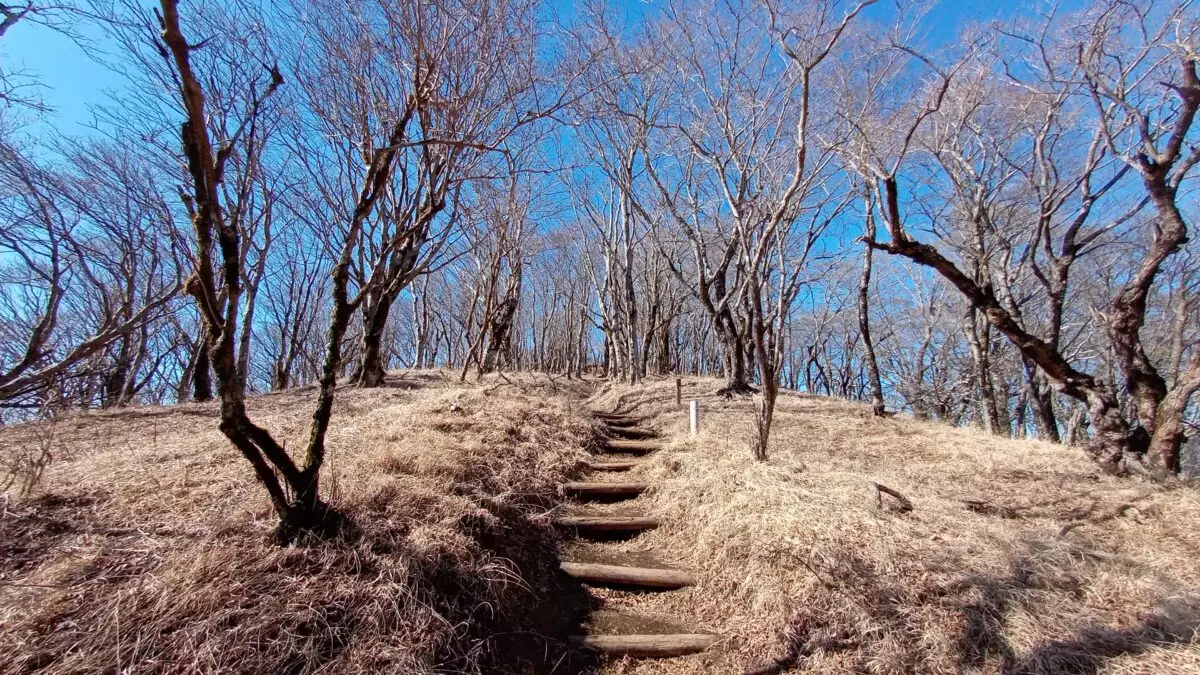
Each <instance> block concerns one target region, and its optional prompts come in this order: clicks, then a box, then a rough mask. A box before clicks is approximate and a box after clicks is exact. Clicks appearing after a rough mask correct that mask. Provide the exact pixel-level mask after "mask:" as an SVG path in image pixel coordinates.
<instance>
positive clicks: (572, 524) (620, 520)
mask: <svg viewBox="0 0 1200 675" xmlns="http://www.w3.org/2000/svg"><path fill="white" fill-rule="evenodd" d="M554 522H555V523H556V524H558V525H559V526H560V527H569V528H573V529H575V530H578V531H579V532H580V533H611V534H620V533H637V532H644V531H646V530H653V529H654V528H656V527H658V518H651V517H649V516H560V517H559V518H558V519H556V520H555V521H554Z"/></svg>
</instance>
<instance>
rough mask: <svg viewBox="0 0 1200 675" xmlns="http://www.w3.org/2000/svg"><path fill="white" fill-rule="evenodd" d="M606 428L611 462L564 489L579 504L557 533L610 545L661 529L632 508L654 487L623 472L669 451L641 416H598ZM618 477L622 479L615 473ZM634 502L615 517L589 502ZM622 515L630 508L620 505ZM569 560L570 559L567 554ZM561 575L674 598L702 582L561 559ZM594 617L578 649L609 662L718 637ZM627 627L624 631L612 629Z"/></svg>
mask: <svg viewBox="0 0 1200 675" xmlns="http://www.w3.org/2000/svg"><path fill="white" fill-rule="evenodd" d="M595 415H596V417H597V418H599V419H600V420H601V421H602V422H603V423H604V427H605V432H606V433H605V435H606V436H607V437H608V440H607V441H606V442H605V445H604V447H603V450H602V451H603V452H604V454H605V457H603V458H598V459H597V460H596V461H592V462H589V464H588V468H589V469H590V470H591V471H593V472H595V474H596V475H595V477H593V478H592V479H590V480H587V481H579V482H571V483H565V484H564V485H563V486H562V489H563V492H564V494H566V495H567V496H569V497H572V498H574V499H575V500H577V501H578V502H581V505H580V507H579V508H578V509H576V510H574V511H572V512H571V513H569V514H566V515H563V516H560V517H559V518H557V519H556V521H555V522H556V523H557V525H558V526H559V527H561V528H563V529H566V530H569V531H571V532H573V533H574V534H576V535H578V536H579V537H580V538H585V539H592V540H598V541H603V540H610V539H613V538H626V539H627V538H630V537H636V536H637V535H638V534H640V533H642V532H645V531H647V530H651V529H654V528H656V527H658V525H659V521H658V519H657V518H653V517H650V516H646V515H644V513H642V512H641V511H640V510H638V509H637V508H636V504H635V503H632V501H633V500H636V499H637V498H638V497H639V496H641V495H642V494H644V493H646V492H647V491H648V490H650V489H651V486H650V485H648V484H646V483H643V482H639V481H636V480H626V479H623V477H622V476H621V475H620V473H619V472H626V471H632V470H634V469H636V468H637V466H638V464H640V463H641V461H642V460H641V459H640V458H641V457H644V456H645V455H649V454H651V453H653V452H657V451H659V450H661V449H662V448H663V447H665V444H664V443H662V442H660V441H655V440H651V439H654V438H657V437H658V433H657V432H655V431H654V430H653V429H649V428H646V427H642V426H638V425H639V424H642V423H644V421H645V420H644V419H643V418H638V417H633V416H630V415H625V414H618V413H595ZM614 474H616V475H614ZM627 501H628V502H631V503H630V504H629V506H628V509H627V510H621V511H619V512H613V511H612V510H611V509H609V510H605V511H603V512H601V511H593V510H589V506H588V504H586V503H583V502H588V503H591V502H610V503H611V502H622V503H623V502H627ZM618 508H621V509H625V506H624V505H623V504H622V506H621V507H618ZM567 557H570V555H568V556H567ZM560 569H561V570H562V572H563V574H565V575H567V576H569V577H571V578H572V579H575V580H577V581H579V582H581V583H583V584H585V585H587V586H596V587H605V588H615V589H622V590H635V591H643V592H669V591H673V590H676V589H680V588H684V587H687V586H692V585H695V584H696V578H695V577H694V576H693V575H692V574H691V573H689V572H686V571H684V570H677V569H671V568H668V567H659V566H643V565H630V564H612V563H611V562H604V561H596V560H582V559H579V560H563V561H562V562H561V563H560ZM599 614H603V615H605V616H603V617H602V616H599V615H598V613H593V615H592V617H590V618H589V619H588V621H587V626H586V628H585V630H584V631H583V633H582V634H580V635H576V636H574V637H572V639H571V641H572V642H573V643H574V644H575V645H577V646H578V647H580V648H582V649H586V650H590V651H593V652H598V653H600V654H604V655H609V656H616V657H620V656H630V657H636V658H669V657H676V656H685V655H688V654H696V653H698V652H702V651H704V650H706V649H708V648H709V647H710V646H712V645H713V643H715V642H716V641H717V639H718V638H717V636H715V635H709V634H706V633H702V632H685V631H684V630H679V629H678V628H677V627H675V626H673V625H672V624H668V623H665V622H658V623H655V622H647V621H644V620H641V618H640V617H632V616H621V615H615V614H614V613H612V612H602V613H599ZM610 626H621V627H622V628H609V627H610Z"/></svg>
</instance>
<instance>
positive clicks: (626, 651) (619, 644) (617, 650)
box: [572, 633, 717, 658]
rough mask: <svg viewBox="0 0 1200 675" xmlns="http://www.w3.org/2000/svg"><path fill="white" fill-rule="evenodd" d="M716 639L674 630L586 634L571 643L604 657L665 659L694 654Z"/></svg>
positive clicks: (706, 647) (710, 644) (712, 636)
mask: <svg viewBox="0 0 1200 675" xmlns="http://www.w3.org/2000/svg"><path fill="white" fill-rule="evenodd" d="M716 641H717V636H716V635H705V634H703V633H677V634H664V635H586V636H578V637H574V638H572V642H574V643H575V644H577V645H579V646H580V647H583V648H584V649H590V650H592V651H595V652H600V653H601V654H606V655H608V656H633V657H639V658H668V657H672V656H685V655H687V654H697V653H699V652H702V651H704V650H705V649H708V648H709V647H711V646H712V645H713V643H714V642H716Z"/></svg>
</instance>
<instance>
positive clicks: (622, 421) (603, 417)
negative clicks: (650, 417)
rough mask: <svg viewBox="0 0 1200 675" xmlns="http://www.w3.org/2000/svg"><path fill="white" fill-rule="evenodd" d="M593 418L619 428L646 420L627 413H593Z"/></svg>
mask: <svg viewBox="0 0 1200 675" xmlns="http://www.w3.org/2000/svg"><path fill="white" fill-rule="evenodd" d="M593 416H595V417H596V418H598V419H599V420H600V421H601V422H604V423H606V424H612V425H618V426H631V425H634V424H638V423H639V422H642V421H644V420H645V418H643V417H638V416H636V415H629V414H625V413H620V414H618V413H593Z"/></svg>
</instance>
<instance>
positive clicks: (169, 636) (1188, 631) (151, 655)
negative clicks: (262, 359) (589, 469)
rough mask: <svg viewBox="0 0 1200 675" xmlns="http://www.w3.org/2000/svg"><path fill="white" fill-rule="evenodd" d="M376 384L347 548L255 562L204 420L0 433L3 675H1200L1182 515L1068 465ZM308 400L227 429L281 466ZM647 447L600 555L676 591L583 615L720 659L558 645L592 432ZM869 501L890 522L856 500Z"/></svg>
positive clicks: (263, 404)
mask: <svg viewBox="0 0 1200 675" xmlns="http://www.w3.org/2000/svg"><path fill="white" fill-rule="evenodd" d="M456 379H457V378H455V377H454V376H453V375H452V374H449V373H442V372H439V371H418V372H410V373H404V374H392V375H391V376H389V380H388V385H389V386H387V387H385V388H382V389H376V390H361V389H349V388H348V389H345V390H343V391H341V392H339V398H338V403H337V409H336V411H335V418H334V420H335V424H334V426H333V433H332V434H331V438H330V464H329V466H328V472H329V473H328V474H327V475H328V477H329V480H327V483H326V484H327V486H328V498H329V499H330V501H331V502H332V503H333V504H334V505H335V506H336V507H338V508H339V509H341V510H343V511H344V512H345V513H347V514H348V515H350V517H351V520H352V522H353V523H354V526H355V528H354V531H353V532H352V534H351V535H350V537H349V538H348V539H347V540H345V541H338V542H331V543H325V544H313V545H306V546H297V547H292V548H279V547H276V546H274V545H273V544H271V543H270V533H271V529H272V527H273V525H274V522H273V519H272V516H271V511H270V505H269V503H268V501H267V500H266V498H265V496H264V494H263V493H262V491H261V489H259V488H258V486H256V485H255V484H254V483H253V480H252V477H251V474H250V472H249V470H248V469H247V468H246V466H245V464H244V462H242V461H241V460H240V459H239V458H238V457H237V456H236V455H235V454H234V452H233V451H232V449H231V448H230V447H229V446H228V445H227V443H226V442H225V441H224V439H223V438H222V437H221V435H220V434H219V432H218V431H217V430H216V425H215V408H214V407H213V406H211V405H205V404H189V405H181V406H174V407H146V408H130V409H126V410H120V411H114V412H102V413H87V414H75V415H70V416H67V417H65V418H63V419H61V420H60V421H58V422H57V423H55V424H54V425H53V426H52V427H47V426H45V425H41V426H36V425H25V426H17V427H12V428H7V429H2V430H0V450H2V451H3V453H4V455H5V457H6V459H7V458H8V457H11V456H12V455H13V453H15V452H17V451H19V450H20V449H21V448H26V447H30V446H31V444H36V443H38V442H39V439H40V438H45V437H47V434H52V436H51V439H52V441H51V442H52V447H53V451H54V455H55V457H54V461H53V463H52V464H51V465H50V466H49V468H48V470H47V471H46V474H45V476H44V477H43V479H42V482H41V483H40V485H39V486H38V488H37V489H36V490H35V491H34V492H33V493H32V494H31V495H29V496H27V497H21V496H18V495H17V494H16V493H15V491H13V490H10V492H9V493H8V494H6V495H5V502H4V504H5V506H4V511H3V514H2V518H0V622H2V626H3V636H2V637H0V664H3V665H0V670H2V671H3V672H14V673H17V672H47V673H73V672H80V673H82V672H100V671H105V670H111V671H123V670H127V671H128V672H138V673H141V672H179V671H200V672H235V671H236V672H296V673H302V672H303V673H308V672H337V673H342V672H380V671H382V672H560V673H570V672H593V671H601V672H605V673H740V672H747V671H751V672H761V673H768V672H793V671H794V672H810V671H811V672H827V673H841V672H874V673H903V672H938V673H943V672H944V673H954V672H969V673H973V672H980V673H986V672H1010V673H1193V672H1200V641H1198V639H1197V632H1196V631H1197V626H1198V625H1200V591H1197V589H1200V565H1197V564H1196V562H1195V561H1196V559H1197V556H1198V554H1200V532H1198V531H1197V530H1196V527H1195V523H1197V522H1200V494H1198V493H1197V492H1196V491H1195V490H1193V489H1190V488H1185V487H1158V486H1152V485H1149V484H1145V483H1142V482H1140V481H1136V480H1130V479H1117V478H1112V477H1108V476H1105V475H1102V474H1101V473H1100V472H1098V471H1097V470H1096V469H1095V468H1094V466H1093V465H1092V464H1090V463H1089V462H1088V461H1087V460H1086V459H1084V457H1083V455H1082V453H1080V452H1078V451H1076V450H1072V449H1069V448H1063V447H1060V446H1054V445H1048V444H1043V443H1037V442H1030V441H1014V440H1005V439H998V438H994V437H990V436H986V435H983V434H981V433H979V432H976V431H972V430H965V429H956V428H952V427H948V426H943V425H940V424H936V423H929V422H919V421H914V420H911V419H906V418H900V417H897V418H891V419H875V418H872V417H870V414H869V413H870V408H869V407H868V406H864V405H860V404H854V403H847V402H843V401H840V400H834V399H825V398H818V397H812V396H805V395H799V394H794V393H784V394H783V395H781V398H780V401H779V410H778V414H777V422H776V427H775V431H774V437H773V438H774V440H773V450H772V455H771V458H770V460H769V461H767V462H765V463H757V462H754V461H753V460H752V459H751V457H750V451H749V446H748V444H749V439H750V438H751V435H752V417H751V410H752V407H751V406H752V402H751V401H750V400H749V399H739V400H735V401H732V402H726V401H723V400H721V399H718V398H717V397H716V396H715V395H714V393H715V391H716V390H717V389H718V388H719V387H720V386H721V382H719V381H718V380H715V379H703V378H695V379H688V380H686V381H685V398H689V399H697V400H699V401H701V408H702V420H701V433H700V434H699V436H697V437H695V438H691V437H689V436H688V434H687V420H686V414H685V413H684V412H683V411H680V410H678V409H677V408H676V406H675V401H674V382H673V380H671V381H665V380H664V381H652V382H649V383H647V384H644V385H638V386H635V387H629V386H619V385H607V384H603V383H588V384H584V383H579V382H578V381H573V382H572V381H567V380H564V379H562V378H554V379H550V378H547V377H546V376H542V375H532V374H530V375H522V376H508V378H507V379H496V378H493V377H489V378H487V379H485V380H484V381H483V382H482V383H479V384H472V383H468V384H461V385H460V384H458V383H457V382H456ZM311 396H312V392H311V391H294V392H287V393H282V394H271V395H265V396H259V397H257V398H254V399H252V401H251V403H250V413H251V415H252V416H253V417H254V418H255V419H256V420H257V421H259V422H260V423H262V424H263V425H264V426H266V427H267V428H269V429H271V430H272V431H274V432H277V433H278V436H279V437H280V438H284V439H287V440H288V447H293V446H296V445H297V444H299V443H300V442H301V439H302V438H303V436H304V434H305V431H306V429H307V424H308V418H307V415H308V414H309V411H310V410H311V406H310V399H311ZM589 409H593V410H613V409H622V410H632V411H636V412H637V413H638V414H639V415H642V416H645V417H646V418H647V419H646V422H645V424H646V425H647V426H649V427H651V428H654V429H656V430H657V431H658V432H659V433H660V434H661V435H662V436H663V440H665V441H666V447H665V448H664V449H662V450H661V451H659V452H656V453H654V454H652V455H649V456H648V457H647V458H646V459H645V460H644V461H643V462H641V463H640V464H639V465H638V466H637V467H636V468H634V469H632V470H631V471H630V472H628V474H629V476H630V478H631V479H636V480H642V481H645V482H646V483H648V484H649V485H650V486H651V489H650V491H649V492H648V493H647V494H645V495H643V496H642V497H639V498H638V500H637V501H638V503H639V506H640V507H641V508H642V509H643V510H644V511H645V512H647V513H650V514H653V515H654V516H657V517H658V518H660V519H661V521H662V525H661V526H660V527H659V528H658V529H657V530H654V531H650V532H646V533H644V534H641V535H639V536H637V538H636V539H634V540H632V541H630V542H626V543H616V544H609V546H611V547H614V548H615V550H617V551H625V552H627V553H628V554H629V555H630V556H633V555H635V554H636V555H646V554H649V555H652V556H654V557H655V558H656V559H659V560H663V561H669V562H670V563H671V564H672V565H675V566H678V567H680V568H683V569H687V570H690V571H691V572H693V573H694V574H695V575H696V577H697V584H696V585H695V586H694V587H691V588H685V589H681V590H678V591H673V592H671V593H661V594H640V593H634V592H629V591H609V590H594V589H591V590H589V591H588V592H589V593H590V594H591V598H590V604H591V605H593V606H596V605H603V606H605V607H608V608H613V609H619V610H621V611H623V612H625V613H629V614H633V615H642V616H645V617H647V618H654V617H657V616H671V617H674V618H675V619H677V620H681V621H684V622H686V623H687V624H688V625H689V626H690V627H691V628H694V629H697V630H702V631H703V632H709V633H713V634H716V635H719V636H720V639H719V641H718V643H717V644H716V645H715V646H713V647H712V648H711V649H709V650H708V651H707V652H705V653H703V654H699V655H696V656H689V657H682V658H675V659H666V660H659V661H651V660H642V661H637V660H631V659H628V660H623V661H608V662H599V663H597V662H595V661H594V660H593V659H589V658H587V657H586V655H583V654H579V653H576V652H572V651H571V650H569V649H567V648H566V644H565V641H564V638H565V636H566V635H568V634H569V632H570V630H571V629H572V626H573V623H574V622H577V621H578V620H579V618H580V617H578V616H574V615H572V614H571V612H572V611H574V610H572V609H570V608H572V607H575V606H576V602H575V601H578V600H580V599H581V593H582V589H581V588H580V587H579V586H578V585H573V584H570V583H566V582H565V581H564V580H563V579H561V578H560V577H559V576H558V575H557V573H556V570H555V566H556V565H557V563H558V557H557V552H558V550H559V549H560V546H561V545H562V540H561V539H560V536H559V534H558V533H556V532H555V530H554V528H553V527H552V526H551V524H550V523H551V516H552V515H553V514H554V513H556V512H558V510H559V506H560V505H561V504H562V503H563V502H564V498H563V497H562V496H561V494H560V490H559V488H558V486H559V484H560V483H562V482H563V481H564V480H567V479H569V478H571V477H573V476H576V475H578V474H579V472H580V470H581V467H582V466H583V464H584V461H585V460H586V459H587V457H588V456H589V454H588V452H589V451H590V450H592V449H594V448H595V434H596V433H597V428H598V427H597V424H596V422H595V421H594V420H593V419H592V418H591V417H590V416H589V414H588V410H589ZM874 483H879V484H882V485H884V486H886V487H888V488H890V489H892V490H895V491H896V492H898V493H900V494H901V495H903V496H904V498H906V499H907V500H909V501H910V502H911V507H912V508H911V510H907V511H906V510H904V509H903V508H902V507H900V502H898V501H897V500H895V499H894V498H892V497H890V496H886V495H883V496H882V497H880V498H878V499H877V496H876V493H875V491H874V488H873V484H874Z"/></svg>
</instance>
